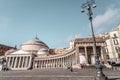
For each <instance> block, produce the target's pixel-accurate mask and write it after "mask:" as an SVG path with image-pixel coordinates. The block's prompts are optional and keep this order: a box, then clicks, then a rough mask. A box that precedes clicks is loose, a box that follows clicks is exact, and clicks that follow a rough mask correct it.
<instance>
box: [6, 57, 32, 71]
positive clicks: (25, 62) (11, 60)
mask: <svg viewBox="0 0 120 80" xmlns="http://www.w3.org/2000/svg"><path fill="white" fill-rule="evenodd" d="M6 59H7V67H8V68H9V69H11V70H19V69H20V70H22V69H23V70H24V69H29V68H30V67H31V64H32V55H19V56H17V55H14V56H7V57H6Z"/></svg>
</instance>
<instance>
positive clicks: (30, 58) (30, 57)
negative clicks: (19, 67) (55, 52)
mask: <svg viewBox="0 0 120 80" xmlns="http://www.w3.org/2000/svg"><path fill="white" fill-rule="evenodd" d="M31 61H32V56H29V65H28V67H29V68H31Z"/></svg>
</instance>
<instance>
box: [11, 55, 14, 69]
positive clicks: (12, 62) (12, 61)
mask: <svg viewBox="0 0 120 80" xmlns="http://www.w3.org/2000/svg"><path fill="white" fill-rule="evenodd" d="M11 58H12V60H11V68H12V67H13V64H14V58H15V57H11Z"/></svg>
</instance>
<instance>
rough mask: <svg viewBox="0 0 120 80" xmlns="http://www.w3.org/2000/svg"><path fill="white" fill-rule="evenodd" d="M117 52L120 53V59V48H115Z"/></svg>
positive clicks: (119, 54) (119, 55)
mask: <svg viewBox="0 0 120 80" xmlns="http://www.w3.org/2000/svg"><path fill="white" fill-rule="evenodd" d="M115 50H116V52H117V53H118V57H119V58H120V47H115Z"/></svg>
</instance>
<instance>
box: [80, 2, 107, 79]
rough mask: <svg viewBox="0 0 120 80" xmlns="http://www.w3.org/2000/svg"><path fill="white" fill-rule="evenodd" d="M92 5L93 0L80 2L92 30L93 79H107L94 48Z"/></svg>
mask: <svg viewBox="0 0 120 80" xmlns="http://www.w3.org/2000/svg"><path fill="white" fill-rule="evenodd" d="M92 7H93V8H95V7H96V4H95V1H94V0H87V3H84V4H82V6H81V12H82V13H83V12H85V9H86V10H87V11H88V16H89V20H90V24H91V30H92V37H93V48H94V53H95V67H96V78H95V80H107V77H106V76H105V75H104V73H103V71H102V66H101V64H100V60H99V54H98V53H97V50H96V40H95V35H94V30H93V24H92V15H93V12H92Z"/></svg>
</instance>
